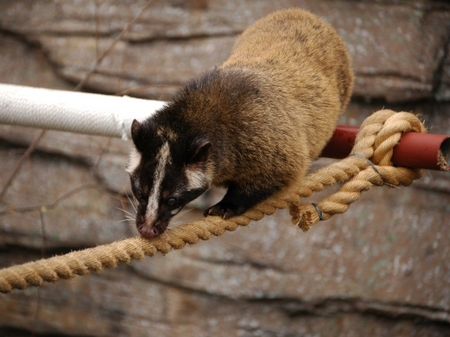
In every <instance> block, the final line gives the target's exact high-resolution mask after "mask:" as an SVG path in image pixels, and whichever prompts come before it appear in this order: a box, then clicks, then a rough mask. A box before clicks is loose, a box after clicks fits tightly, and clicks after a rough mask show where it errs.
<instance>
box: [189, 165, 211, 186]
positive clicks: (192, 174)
mask: <svg viewBox="0 0 450 337" xmlns="http://www.w3.org/2000/svg"><path fill="white" fill-rule="evenodd" d="M186 178H187V180H188V186H187V188H188V191H191V190H196V189H199V188H204V187H205V186H206V185H207V183H208V182H207V178H206V175H205V173H204V172H203V171H201V170H198V169H197V170H195V169H193V170H192V169H189V168H187V169H186Z"/></svg>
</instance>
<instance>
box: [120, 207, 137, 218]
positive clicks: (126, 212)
mask: <svg viewBox="0 0 450 337" xmlns="http://www.w3.org/2000/svg"><path fill="white" fill-rule="evenodd" d="M116 209H118V210H120V211H122V212H123V213H125V215H129V216H132V217H134V214H133V213H131V212H129V211H127V210H126V209H123V208H121V207H116Z"/></svg>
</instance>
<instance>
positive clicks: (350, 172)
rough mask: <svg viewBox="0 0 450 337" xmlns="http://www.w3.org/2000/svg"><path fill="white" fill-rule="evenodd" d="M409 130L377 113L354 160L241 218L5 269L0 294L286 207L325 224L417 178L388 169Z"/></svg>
mask: <svg viewBox="0 0 450 337" xmlns="http://www.w3.org/2000/svg"><path fill="white" fill-rule="evenodd" d="M410 131H413V132H425V128H424V127H423V125H422V124H421V123H420V121H419V120H418V119H417V117H415V116H414V115H412V114H408V113H395V112H393V111H391V110H382V111H379V112H377V113H375V114H373V115H372V116H370V117H369V118H367V119H366V121H365V122H364V123H363V124H362V126H361V131H360V132H359V134H358V137H357V139H356V141H355V147H354V149H353V152H352V153H353V154H357V155H351V156H349V157H347V158H346V159H344V160H342V161H340V162H336V163H333V164H331V165H329V166H326V167H324V168H322V169H319V170H318V171H316V172H314V173H312V174H310V175H308V176H307V177H306V178H305V179H303V180H302V181H301V182H299V183H297V184H293V185H292V186H290V187H289V188H287V189H285V190H283V191H281V192H279V193H277V194H276V195H274V196H272V197H270V198H268V199H267V200H265V201H264V202H262V203H260V204H258V205H257V206H255V207H254V208H252V209H250V210H249V211H247V212H246V213H244V214H243V215H241V216H238V217H234V218H232V219H230V220H223V219H221V218H219V217H207V218H205V219H201V220H198V221H195V222H191V223H188V224H184V225H181V226H179V227H177V228H175V229H169V230H167V231H166V232H164V233H163V234H162V235H160V236H158V237H156V238H154V239H150V240H147V239H144V238H141V237H135V238H129V239H125V240H121V241H116V242H113V243H111V244H107V245H102V246H97V247H94V248H89V249H85V250H81V251H76V252H72V253H69V254H66V255H61V256H55V257H52V258H49V259H42V260H39V261H35V262H29V263H25V264H22V265H17V266H13V267H9V268H5V269H2V270H0V292H2V293H8V292H10V291H12V290H13V289H25V288H27V287H29V286H41V285H42V284H43V283H44V282H56V281H57V280H59V279H70V278H73V277H74V276H75V275H87V274H89V273H91V272H101V271H102V270H103V269H104V268H114V267H116V266H117V264H118V263H129V262H130V261H131V259H142V258H144V257H145V256H153V255H155V254H156V253H158V252H160V253H162V254H166V253H168V252H170V251H171V250H174V249H182V248H183V247H184V246H185V245H186V244H187V243H188V244H195V243H197V242H199V241H200V240H209V239H210V238H211V237H212V236H221V235H222V234H224V233H225V232H226V231H234V230H235V229H236V228H237V227H238V226H246V225H248V224H249V223H250V222H251V221H257V220H260V219H262V218H263V217H264V216H265V215H271V214H273V213H274V212H275V211H276V210H277V209H282V208H287V207H288V206H289V208H290V212H291V215H292V217H293V221H294V223H295V224H297V225H298V226H300V228H302V229H303V230H308V229H309V228H310V227H311V226H312V225H313V224H315V223H316V222H317V221H319V220H320V217H322V219H328V218H330V217H331V216H332V215H333V214H337V213H343V212H345V211H346V210H347V209H348V207H349V205H350V204H351V203H352V202H354V201H356V200H357V199H358V198H359V196H360V195H361V192H363V191H367V190H369V189H370V188H371V187H372V186H373V185H376V186H381V185H388V186H400V185H405V186H407V185H409V184H411V182H412V181H413V180H414V179H417V178H419V177H420V175H421V171H420V170H410V169H406V168H394V167H392V166H389V165H391V162H390V158H391V156H392V151H393V148H394V146H395V145H396V144H397V142H398V141H399V139H400V138H401V135H402V134H403V133H405V132H410ZM372 163H373V164H372ZM338 182H345V184H344V185H343V186H342V187H341V189H340V190H339V191H338V192H336V193H334V194H333V195H331V196H330V197H328V198H326V199H324V200H322V201H321V202H320V203H319V204H318V205H316V207H315V206H314V205H311V204H300V203H299V199H300V198H305V197H309V196H311V195H312V194H313V193H314V192H318V191H321V190H322V189H323V188H324V187H325V186H330V185H333V184H335V183H338ZM318 210H320V212H318Z"/></svg>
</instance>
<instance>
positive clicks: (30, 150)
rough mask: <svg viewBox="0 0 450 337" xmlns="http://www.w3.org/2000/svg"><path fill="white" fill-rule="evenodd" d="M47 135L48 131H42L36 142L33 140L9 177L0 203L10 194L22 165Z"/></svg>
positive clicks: (0, 196)
mask: <svg viewBox="0 0 450 337" xmlns="http://www.w3.org/2000/svg"><path fill="white" fill-rule="evenodd" d="M45 133H46V130H42V131H41V133H40V134H39V136H37V138H36V139H35V140H33V142H32V143H31V144H30V145H29V146H28V149H27V150H26V151H25V153H24V154H23V155H22V157H21V158H20V160H19V161H18V162H17V164H16V167H15V168H14V170H13V171H12V174H11V176H10V177H9V179H8V181H7V182H6V184H5V186H4V187H3V190H2V192H1V193H0V201H1V200H3V197H4V196H5V195H6V193H7V192H8V189H9V187H10V186H11V183H12V181H13V180H14V178H15V177H16V176H17V174H18V173H19V170H20V168H21V166H22V164H23V163H24V162H25V160H27V159H28V158H29V157H30V156H31V154H32V153H33V151H34V150H35V149H36V147H37V145H38V144H39V142H40V141H41V139H42V138H43V137H44V135H45Z"/></svg>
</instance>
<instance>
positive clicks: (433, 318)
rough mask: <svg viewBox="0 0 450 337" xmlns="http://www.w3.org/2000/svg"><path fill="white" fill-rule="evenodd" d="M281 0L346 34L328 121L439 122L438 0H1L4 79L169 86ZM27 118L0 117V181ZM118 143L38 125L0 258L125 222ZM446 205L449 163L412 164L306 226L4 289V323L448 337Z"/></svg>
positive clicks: (1, 207)
mask: <svg viewBox="0 0 450 337" xmlns="http://www.w3.org/2000/svg"><path fill="white" fill-rule="evenodd" d="M145 6H147V7H145ZM291 6H300V7H303V8H306V9H309V10H311V11H312V12H314V13H316V14H318V15H321V16H322V17H323V18H324V19H326V20H327V21H328V22H330V23H331V24H332V25H333V26H334V27H336V29H337V30H338V32H339V33H340V34H341V35H342V37H343V38H344V40H345V41H346V43H347V44H348V47H349V50H350V53H351V56H352V59H353V66H354V69H355V73H356V83H355V92H354V97H353V100H352V103H351V104H350V106H349V107H348V109H347V111H346V113H345V115H344V116H343V117H342V119H341V121H340V123H341V124H351V125H358V124H360V123H361V121H362V120H364V118H365V117H367V116H368V115H369V114H370V113H371V112H373V111H375V110H377V109H380V108H381V107H388V108H391V109H395V110H405V111H413V112H417V113H420V114H421V116H422V117H423V118H424V120H425V121H426V123H427V125H428V127H429V129H430V131H431V132H433V133H450V43H449V42H450V6H449V5H448V4H447V2H445V1H410V2H401V1H373V2H366V1H333V2H332V1H307V0H304V1H301V0H300V1H287V0H285V1H278V2H274V1H265V0H264V1H238V0H228V1H219V0H217V1H214V0H209V1H208V0H190V1H179V0H172V1H150V2H148V1H119V0H111V1H95V2H93V1H76V2H73V1H71V2H65V1H56V0H55V1H48V0H41V1H25V0H15V1H12V0H2V1H0V82H2V83H14V84H23V85H30V86H37V87H49V88H59V89H65V90H72V89H73V88H74V87H75V85H76V84H77V83H79V82H80V81H83V82H84V90H89V91H95V92H102V93H111V94H116V93H122V94H123V93H126V94H128V95H135V96H139V97H146V98H152V99H168V98H169V97H170V96H171V95H172V94H173V93H174V92H176V90H177V89H179V88H180V86H181V85H182V84H183V83H184V82H185V81H186V80H188V79H189V78H191V77H193V76H195V75H198V74H200V73H201V72H202V71H204V70H207V69H209V68H211V67H213V66H214V65H218V64H220V63H221V62H222V61H223V60H224V59H226V58H227V56H228V53H229V51H230V49H231V46H232V45H233V42H234V41H235V39H236V36H237V34H239V33H240V32H241V31H242V30H243V29H245V27H247V26H248V25H249V24H251V23H252V22H253V21H255V20H256V19H257V18H259V17H261V16H263V15H265V14H267V13H270V12H272V11H274V10H276V9H278V8H283V7H291ZM143 8H144V10H143V11H142V9H143ZM136 17H137V18H136ZM135 18H136V19H135ZM103 55H104V56H103ZM94 69H95V70H94ZM86 79H87V80H86ZM130 113H132V112H130ZM39 134H40V130H34V129H27V128H21V127H15V126H8V125H0V156H1V159H2V172H3V174H1V175H0V186H1V187H2V189H3V188H4V187H5V186H6V185H7V181H8V180H9V178H10V176H11V174H12V173H13V172H15V170H16V165H17V163H18V161H19V160H20V158H21V156H22V155H23V153H24V152H25V150H26V148H27V147H28V146H29V144H31V143H32V142H33V140H34V139H36V138H37V137H38V135H39ZM130 146H131V145H130V144H129V143H127V142H123V141H121V140H117V139H106V138H102V137H92V136H85V135H75V134H70V133H62V132H54V131H48V132H47V133H46V134H45V136H44V137H43V139H42V140H41V141H40V142H39V143H38V145H37V148H36V150H35V151H34V152H33V154H32V155H31V156H30V157H29V158H27V159H26V161H25V162H24V164H23V165H22V166H21V168H20V169H19V170H18V174H17V176H16V177H15V178H14V179H13V180H12V182H11V184H9V185H8V186H7V190H6V194H4V196H3V197H2V199H1V200H0V266H2V267H6V266H9V265H14V264H19V263H23V262H25V261H30V260H35V259H38V258H41V257H42V256H51V255H54V254H60V253H65V252H69V251H71V250H74V249H79V248H83V247H91V246H95V245H98V244H103V243H108V242H111V241H114V240H117V239H120V238H123V237H129V236H132V235H136V231H135V229H134V228H133V224H132V223H129V222H128V221H127V214H126V211H128V212H133V211H132V208H131V206H130V203H129V201H128V199H127V195H126V194H127V193H129V186H128V181H127V177H126V174H125V173H124V167H125V166H126V162H127V158H128V151H129V148H130ZM325 162H326V160H319V161H318V162H317V163H316V164H315V167H317V166H320V165H322V164H324V163H325ZM205 203H211V200H209V199H207V198H204V199H202V200H200V202H199V203H198V205H199V206H202V207H203V206H204V204H205ZM449 204H450V178H449V175H448V173H436V172H433V173H431V172H426V173H425V174H424V176H423V178H422V179H421V180H420V181H417V182H416V183H414V184H413V186H412V187H409V188H403V189H401V190H397V189H388V188H377V189H376V190H372V191H370V192H368V193H366V194H365V195H364V196H363V198H362V199H361V200H360V201H358V202H357V203H356V204H354V205H353V206H352V207H351V208H350V210H349V211H348V212H347V213H345V214H343V215H341V216H336V217H334V218H332V219H331V220H329V221H327V222H324V223H319V224H318V225H317V226H316V227H315V228H313V229H311V230H310V231H309V232H308V233H302V232H301V231H300V230H299V229H298V228H293V227H292V226H291V225H290V223H289V219H288V215H287V214H286V212H283V211H281V212H278V213H277V214H276V215H274V216H272V217H268V218H266V219H263V220H262V221H260V222H258V223H253V224H251V225H250V226H248V227H247V228H240V229H239V230H237V231H236V232H234V233H228V234H226V235H224V236H223V237H220V238H215V239H213V240H211V241H208V242H203V243H199V244H197V245H195V246H192V247H187V248H185V249H183V250H181V251H177V252H172V253H170V254H168V255H167V256H156V257H153V258H148V259H145V260H144V261H140V262H132V263H131V264H130V265H125V266H120V267H119V268H117V269H115V270H109V271H106V272H104V273H101V274H96V275H92V276H88V277H77V278H75V279H73V280H70V281H61V282H58V283H57V284H49V285H45V286H44V287H41V288H31V289H27V290H25V291H14V292H13V293H11V294H7V295H0V334H2V335H4V336H29V335H38V336H50V335H51V336H141V335H142V336H174V335H175V336H176V335H181V334H185V335H188V336H283V337H287V336H359V335H362V334H369V335H371V336H385V335H395V336H447V335H448V334H450V263H449V262H448V260H449V259H448V257H449V249H450V248H449V246H448V244H447V243H448V242H449V239H450V234H449V233H450V232H449V231H448V226H449V224H450V220H449V219H450V208H449V206H448V205H449ZM199 216H200V213H199V212H198V211H197V210H195V209H194V210H192V211H191V212H189V213H187V214H185V215H184V217H183V218H181V219H179V220H178V222H179V223H182V222H184V221H186V220H189V219H193V218H196V217H199Z"/></svg>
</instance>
